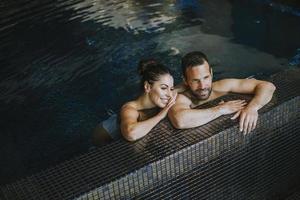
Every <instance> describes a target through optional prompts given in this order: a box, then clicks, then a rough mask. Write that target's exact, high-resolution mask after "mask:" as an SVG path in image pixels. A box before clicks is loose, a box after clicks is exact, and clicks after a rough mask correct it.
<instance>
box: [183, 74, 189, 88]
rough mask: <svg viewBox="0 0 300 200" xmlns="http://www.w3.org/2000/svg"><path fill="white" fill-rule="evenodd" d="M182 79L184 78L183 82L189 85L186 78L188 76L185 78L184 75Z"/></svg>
mask: <svg viewBox="0 0 300 200" xmlns="http://www.w3.org/2000/svg"><path fill="white" fill-rule="evenodd" d="M182 80H183V84H184V85H185V86H188V83H187V80H186V78H185V77H184V76H182Z"/></svg>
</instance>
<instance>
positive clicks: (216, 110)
mask: <svg viewBox="0 0 300 200" xmlns="http://www.w3.org/2000/svg"><path fill="white" fill-rule="evenodd" d="M190 105H191V100H190V99H189V98H187V97H186V96H184V95H181V94H179V95H178V97H177V99H176V103H175V105H174V106H173V107H171V109H170V110H169V113H168V116H169V119H170V121H171V123H172V124H173V126H174V127H175V128H178V129H186V128H193V127H197V126H201V125H203V124H206V123H208V122H210V121H212V120H214V119H216V118H218V117H220V116H221V115H224V114H231V113H234V112H237V111H239V110H241V109H242V108H243V106H244V105H245V102H244V101H242V100H236V101H228V102H226V103H223V104H220V105H218V106H215V107H212V108H208V109H191V108H190Z"/></svg>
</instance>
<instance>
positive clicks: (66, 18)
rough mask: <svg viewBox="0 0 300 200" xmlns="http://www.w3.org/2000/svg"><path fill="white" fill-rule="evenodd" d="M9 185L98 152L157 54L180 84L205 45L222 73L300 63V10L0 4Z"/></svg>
mask: <svg viewBox="0 0 300 200" xmlns="http://www.w3.org/2000/svg"><path fill="white" fill-rule="evenodd" d="M0 11H1V12H0V16H1V18H0V24H1V26H0V41H1V47H0V52H1V54H0V63H1V69H0V71H1V73H0V76H1V79H0V88H1V90H0V91H1V94H0V101H1V104H0V113H1V120H0V123H1V134H0V142H1V147H0V148H1V150H0V154H1V155H0V162H1V163H2V165H1V170H0V171H1V182H0V183H1V184H3V183H7V182H11V181H13V180H15V179H17V178H20V177H24V176H25V175H29V174H32V173H34V172H36V171H39V170H41V169H44V168H46V167H48V166H50V165H54V164H57V163H59V162H62V161H64V160H66V159H70V158H72V157H74V156H75V155H78V154H82V153H84V152H87V151H88V150H89V148H91V144H90V135H91V132H92V129H93V128H94V127H95V125H96V124H97V123H98V122H99V121H101V120H103V119H105V118H107V117H108V115H109V112H111V111H114V112H117V111H118V109H119V107H120V106H121V104H122V103H124V102H125V101H127V100H129V99H132V98H134V97H135V96H136V95H137V92H138V77H137V74H136V65H137V62H138V60H139V59H141V58H146V57H155V58H157V59H159V60H161V61H162V62H163V63H164V64H166V65H168V66H169V67H170V68H171V69H172V70H173V71H174V76H175V79H176V83H178V82H180V73H181V72H180V68H179V65H180V58H181V56H182V55H183V54H185V53H187V52H188V51H192V50H202V51H204V52H206V53H207V54H208V56H209V58H210V62H211V64H212V65H213V66H214V75H215V78H217V79H218V78H224V77H248V76H251V75H254V76H256V77H259V78H260V77H261V78H264V77H266V76H268V75H270V74H272V73H274V72H277V71H281V70H283V69H285V68H287V67H291V68H292V67H296V66H297V65H299V60H300V58H299V57H300V49H299V48H300V38H299V33H300V18H299V15H298V14H297V13H298V11H299V7H298V8H297V6H294V7H290V5H283V4H279V3H274V2H271V1H254V0H252V1H250V0H248V1H243V2H240V1H236V0H231V1H229V0H226V1H225V0H224V1H221V2H220V1H216V0H213V1H212V0H211V1H196V0H188V1H187V0H186V1H184V0H181V1H170V0H169V1H165V2H164V3H161V2H160V1H155V0H151V1H139V2H135V1H130V0H127V1H121V0H115V1H110V2H107V1H103V0H99V1H91V0H72V1H71V0H70V1H61V0H60V1H55V2H53V1H50V0H46V1H43V2H40V3H38V2H32V1H26V0H22V1H19V2H9V1H2V2H1V3H0Z"/></svg>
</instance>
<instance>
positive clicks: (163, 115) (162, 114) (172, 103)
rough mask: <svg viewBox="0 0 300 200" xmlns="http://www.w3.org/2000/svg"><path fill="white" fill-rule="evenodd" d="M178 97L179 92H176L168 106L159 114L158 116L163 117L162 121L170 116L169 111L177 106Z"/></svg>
mask: <svg viewBox="0 0 300 200" xmlns="http://www.w3.org/2000/svg"><path fill="white" fill-rule="evenodd" d="M176 97H177V92H176V91H174V92H173V94H172V96H171V97H170V99H169V102H168V104H167V105H166V106H165V107H164V108H163V109H162V110H161V111H160V112H159V113H158V116H160V117H161V119H163V118H165V117H166V116H167V114H168V111H169V109H170V108H171V107H172V106H173V105H174V104H175V102H176Z"/></svg>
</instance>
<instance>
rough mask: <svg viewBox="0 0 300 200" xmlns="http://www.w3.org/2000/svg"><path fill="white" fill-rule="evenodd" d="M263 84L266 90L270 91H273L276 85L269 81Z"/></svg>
mask: <svg viewBox="0 0 300 200" xmlns="http://www.w3.org/2000/svg"><path fill="white" fill-rule="evenodd" d="M263 86H264V87H265V88H268V90H269V91H271V92H274V91H275V90H276V86H275V85H274V84H273V83H271V82H267V81H266V82H264V83H263Z"/></svg>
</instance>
